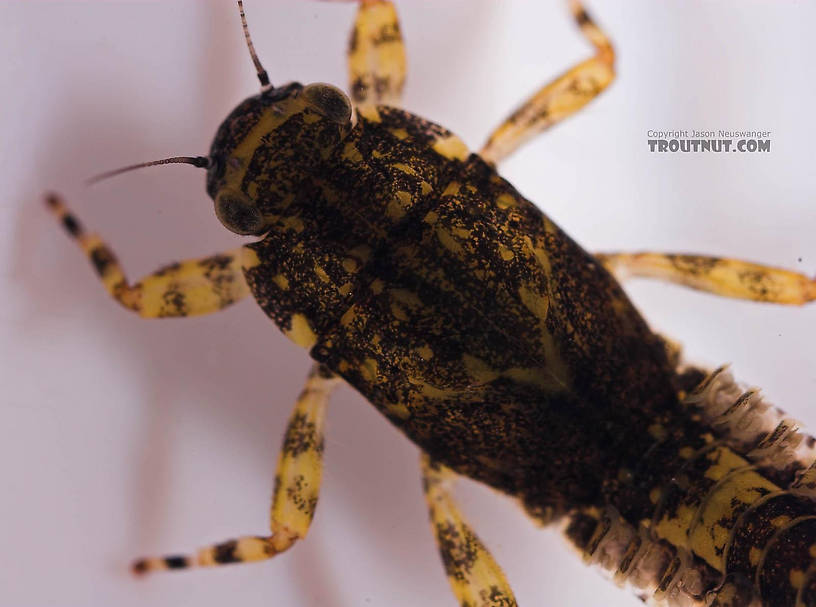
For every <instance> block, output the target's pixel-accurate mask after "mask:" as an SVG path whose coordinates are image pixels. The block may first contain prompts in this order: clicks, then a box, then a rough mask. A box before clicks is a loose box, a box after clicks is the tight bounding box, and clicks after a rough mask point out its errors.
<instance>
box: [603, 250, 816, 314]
mask: <svg viewBox="0 0 816 607" xmlns="http://www.w3.org/2000/svg"><path fill="white" fill-rule="evenodd" d="M595 257H596V258H597V259H598V261H600V262H601V263H602V264H603V265H604V266H606V269H607V270H609V271H610V272H612V273H613V274H614V275H615V277H616V278H617V279H618V280H624V279H626V278H629V277H631V276H639V277H643V278H657V279H659V280H665V281H667V282H673V283H676V284H681V285H685V286H687V287H691V288H692V289H698V290H700V291H706V292H708V293H714V294H715V295H720V296H723V297H734V298H737V299H750V300H752V301H765V302H769V303H778V304H789V305H802V304H805V303H807V302H809V301H814V300H816V279H813V278H809V277H808V276H805V275H804V274H799V273H797V272H791V271H790V270H783V269H781V268H772V267H769V266H763V265H759V264H756V263H751V262H748V261H741V260H739V259H729V258H725V257H708V256H704V255H674V254H668V253H605V254H604V253H598V254H595Z"/></svg>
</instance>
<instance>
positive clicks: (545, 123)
mask: <svg viewBox="0 0 816 607" xmlns="http://www.w3.org/2000/svg"><path fill="white" fill-rule="evenodd" d="M569 5H570V10H571V12H572V14H573V17H574V18H575V21H576V23H577V24H578V27H580V28H581V32H582V33H583V34H584V36H585V37H586V38H587V39H588V40H589V41H590V42H591V43H592V45H593V46H594V47H595V56H594V57H592V58H591V59H587V60H586V61H584V62H582V63H579V64H578V65H576V66H575V67H573V68H572V69H570V70H569V71H568V72H566V73H564V74H562V75H561V76H559V77H558V78H556V79H555V80H553V81H552V82H550V83H548V84H546V85H545V86H544V87H542V88H541V89H540V90H539V91H538V92H537V93H535V94H534V95H533V96H532V97H530V98H529V99H528V100H527V101H525V102H524V103H523V104H522V105H521V106H520V107H519V108H518V109H517V110H516V111H515V112H513V113H512V114H511V115H510V117H509V118H508V119H507V120H505V121H504V122H503V123H502V124H501V125H500V126H499V127H498V128H497V129H496V130H495V131H493V133H491V135H490V137H489V138H488V140H487V143H486V144H485V145H484V147H483V148H482V150H481V151H480V152H479V154H480V155H481V156H482V158H484V159H485V160H486V161H487V162H490V163H492V164H498V163H499V162H500V161H502V160H503V159H505V158H506V157H507V156H509V155H510V154H511V153H512V152H514V151H515V150H516V148H518V147H519V146H520V145H521V144H523V143H525V142H526V141H527V140H529V139H531V138H532V137H533V136H535V135H537V134H538V133H540V132H541V131H543V130H545V129H548V128H550V127H551V126H553V125H554V124H556V123H558V122H560V121H562V120H563V119H564V118H567V117H568V116H571V115H572V114H574V113H575V112H577V111H578V110H580V109H581V108H582V107H584V106H585V105H586V104H587V103H589V102H590V101H591V100H592V99H594V98H595V97H597V96H598V95H599V94H600V93H601V91H603V90H604V89H605V88H606V87H607V86H609V84H610V83H611V82H612V80H613V79H614V78H615V71H614V63H615V51H614V49H613V48H612V43H611V42H610V41H609V39H608V38H607V37H606V34H604V33H603V31H602V30H601V29H600V28H599V27H598V26H597V25H595V22H593V21H592V19H591V18H590V16H589V15H588V14H587V12H586V11H585V10H584V8H583V6H582V5H581V3H580V2H578V0H571V1H570V3H569Z"/></svg>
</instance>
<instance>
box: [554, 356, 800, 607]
mask: <svg viewBox="0 0 816 607" xmlns="http://www.w3.org/2000/svg"><path fill="white" fill-rule="evenodd" d="M688 401H689V402H688V404H689V414H690V416H696V415H701V416H702V417H703V419H704V420H705V423H706V424H708V425H709V428H710V429H711V430H712V432H711V434H710V435H709V436H708V438H707V441H708V444H707V445H706V446H705V447H703V448H701V449H698V450H696V451H694V452H686V453H685V459H686V461H685V463H683V465H682V466H680V467H679V469H678V470H677V472H675V474H674V475H673V477H672V478H671V479H670V480H669V481H668V482H666V483H665V484H663V485H662V486H660V487H657V488H655V489H653V490H652V492H651V494H650V496H651V499H652V501H653V502H654V504H655V508H654V512H653V514H652V517H651V519H650V520H645V521H643V522H642V524H641V525H640V526H639V527H635V526H634V525H631V524H629V523H627V522H626V521H625V520H623V519H622V518H621V517H620V516H619V515H618V513H617V511H616V510H615V509H614V508H611V507H607V508H606V509H596V510H592V509H588V510H582V511H579V512H576V513H574V514H572V515H571V517H570V518H569V520H568V523H567V526H566V535H567V537H568V539H569V540H570V541H571V542H572V543H573V544H575V545H576V546H577V547H578V548H579V549H580V550H581V551H582V552H583V553H584V556H585V559H586V560H587V561H589V562H592V563H597V564H599V565H600V566H601V567H602V568H603V569H604V570H605V571H607V572H608V573H609V574H610V575H612V576H613V577H614V578H615V579H616V580H617V581H618V582H620V583H628V584H630V585H632V586H633V587H634V588H635V590H636V591H637V592H639V593H640V594H642V595H644V596H646V597H650V598H651V599H653V600H654V601H655V602H657V603H666V604H669V605H682V606H686V605H709V604H714V605H732V606H733V607H748V606H749V605H760V604H761V605H767V606H772V607H777V606H778V607H792V606H793V605H797V606H798V605H814V604H816V501H814V500H813V499H812V495H813V487H812V486H811V485H812V482H811V481H812V478H811V477H813V476H814V471H813V468H812V467H811V468H807V467H806V466H807V465H808V463H807V462H811V461H812V460H813V439H812V438H811V437H808V436H805V435H803V434H800V433H798V432H797V431H796V430H795V429H794V428H793V426H792V424H791V422H790V421H789V420H785V419H784V417H783V416H782V414H781V413H780V412H778V411H776V410H774V409H772V408H770V407H769V406H768V405H767V404H766V403H764V401H762V400H761V399H759V398H758V397H754V398H753V400H752V398H751V397H750V396H746V395H745V394H743V393H742V392H741V390H739V388H738V387H737V386H736V384H734V382H733V380H732V379H731V377H730V375H728V374H727V373H724V372H723V371H722V370H718V371H717V372H715V373H714V374H713V375H712V376H711V377H709V378H708V379H707V380H706V381H705V382H704V383H703V384H702V386H701V389H700V390H699V391H698V393H697V394H695V395H692V397H691V398H689V399H688ZM682 455H683V454H682V453H681V456H682ZM711 601H715V602H711Z"/></svg>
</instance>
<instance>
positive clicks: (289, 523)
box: [133, 365, 339, 573]
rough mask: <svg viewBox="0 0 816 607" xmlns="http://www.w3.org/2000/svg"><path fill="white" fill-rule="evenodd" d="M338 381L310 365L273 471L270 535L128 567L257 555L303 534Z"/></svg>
mask: <svg viewBox="0 0 816 607" xmlns="http://www.w3.org/2000/svg"><path fill="white" fill-rule="evenodd" d="M338 381H339V380H338V379H337V378H336V377H333V376H332V375H331V373H330V372H329V371H327V370H326V369H325V368H323V367H320V366H319V365H314V367H312V370H311V372H310V373H309V377H308V379H307V380H306V386H305V387H304V388H303V392H301V394H300V397H299V398H298V401H297V404H296V405H295V410H294V411H293V412H292V416H291V417H290V418H289V425H288V426H287V428H286V434H285V436H284V440H283V447H282V448H281V452H280V456H279V458H278V468H277V471H276V473H275V489H274V491H273V494H272V508H271V513H270V519H271V520H270V529H271V534H270V535H268V536H245V537H241V538H238V539H233V540H229V541H226V542H222V543H220V544H215V545H212V546H207V547H206V548H202V549H201V550H199V551H198V553H197V554H196V555H195V556H165V557H158V558H147V559H139V560H137V561H136V562H135V563H134V564H133V571H134V572H135V573H147V572H149V571H158V570H163V569H186V568H188V567H194V566H198V567H209V566H214V565H225V564H227V563H248V562H251V561H261V560H264V559H268V558H272V557H273V556H275V555H276V554H279V553H281V552H283V551H284V550H287V549H288V548H290V547H291V546H292V544H294V543H295V542H296V541H297V540H300V539H303V538H304V537H306V533H307V532H308V531H309V525H310V524H311V522H312V518H313V517H314V513H315V508H316V507H317V497H318V493H319V491H320V480H321V477H322V474H323V425H324V421H325V417H326V404H327V403H328V401H329V395H330V394H331V391H332V389H333V388H334V386H335V385H336V384H337V382H338Z"/></svg>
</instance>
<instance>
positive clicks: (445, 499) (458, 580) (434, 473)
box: [421, 455, 516, 607]
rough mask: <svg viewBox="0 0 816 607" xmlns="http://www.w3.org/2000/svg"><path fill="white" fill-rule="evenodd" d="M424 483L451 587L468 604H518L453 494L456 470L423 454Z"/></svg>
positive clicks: (480, 606) (510, 606)
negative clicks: (464, 516)
mask: <svg viewBox="0 0 816 607" xmlns="http://www.w3.org/2000/svg"><path fill="white" fill-rule="evenodd" d="M421 465H422V486H423V490H424V491H425V499H426V500H427V502H428V509H429V512H430V515H431V525H432V526H433V530H434V535H435V536H436V543H437V546H439V553H440V555H441V556H442V562H443V563H444V564H445V573H446V574H447V576H448V582H450V585H451V589H452V590H453V593H454V594H455V595H456V598H457V599H458V600H459V603H460V604H461V605H462V606H463V607H464V606H468V607H516V599H515V597H514V596H513V591H512V590H511V589H510V584H509V583H508V582H507V580H506V579H505V577H504V573H503V572H502V570H501V568H500V567H499V565H498V564H497V563H496V561H495V560H494V559H493V556H492V555H491V554H490V552H488V550H487V548H485V546H484V544H482V542H481V540H480V539H479V538H478V537H477V536H476V534H475V533H474V532H473V530H472V529H471V528H470V526H469V525H468V524H467V523H466V522H465V520H464V518H463V517H462V514H461V513H460V512H459V509H458V508H457V507H456V503H455V502H454V500H453V497H452V496H451V494H450V485H451V483H452V481H453V480H454V479H455V475H454V473H453V472H451V471H450V470H448V469H447V468H445V467H444V466H442V465H441V464H438V463H436V462H433V461H431V459H430V458H429V457H428V456H427V455H423V456H422V463H421Z"/></svg>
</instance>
